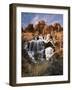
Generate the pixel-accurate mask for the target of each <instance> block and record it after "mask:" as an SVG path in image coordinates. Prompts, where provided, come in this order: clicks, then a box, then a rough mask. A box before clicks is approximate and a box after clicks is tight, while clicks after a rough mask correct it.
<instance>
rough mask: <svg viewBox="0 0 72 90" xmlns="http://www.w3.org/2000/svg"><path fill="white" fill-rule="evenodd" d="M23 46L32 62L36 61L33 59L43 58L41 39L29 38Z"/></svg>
mask: <svg viewBox="0 0 72 90" xmlns="http://www.w3.org/2000/svg"><path fill="white" fill-rule="evenodd" d="M24 48H25V49H26V51H27V52H28V55H29V57H30V58H31V59H32V62H34V63H35V62H36V60H35V59H39V60H44V58H43V56H44V55H43V51H44V43H43V40H41V39H38V40H31V41H28V42H27V43H25V45H24Z"/></svg>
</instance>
